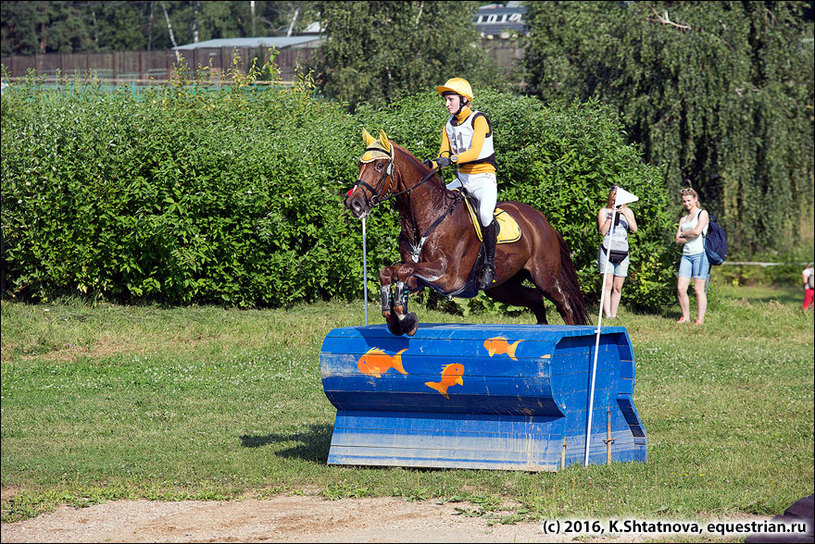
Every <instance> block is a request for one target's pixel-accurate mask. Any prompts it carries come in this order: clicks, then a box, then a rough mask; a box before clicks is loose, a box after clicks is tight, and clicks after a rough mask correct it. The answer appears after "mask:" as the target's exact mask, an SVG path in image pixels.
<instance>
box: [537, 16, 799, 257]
mask: <svg viewBox="0 0 815 544" xmlns="http://www.w3.org/2000/svg"><path fill="white" fill-rule="evenodd" d="M809 4H810V3H808V2H614V3H611V2H609V3H595V2H540V3H530V4H529V6H528V21H529V25H530V28H531V35H530V37H529V39H528V41H527V43H526V45H527V49H526V52H527V55H526V58H525V60H524V65H525V67H526V69H527V74H528V78H529V79H528V82H529V84H530V86H531V88H532V90H533V92H535V93H536V94H538V95H539V96H540V97H541V98H543V99H544V100H564V99H565V100H570V99H572V98H575V97H577V98H579V99H581V100H587V99H589V98H590V97H595V98H597V99H599V100H600V101H601V102H603V103H606V104H608V105H610V106H612V107H613V108H615V109H616V110H617V111H618V112H619V113H620V115H621V118H622V120H623V122H624V124H625V127H626V130H627V132H628V134H629V136H630V138H631V140H632V141H633V142H638V143H640V144H641V145H642V148H643V152H644V156H645V158H646V160H647V161H648V162H650V163H652V164H655V165H659V166H660V167H661V168H662V169H663V171H664V173H665V179H666V183H667V188H668V189H671V190H676V189H678V188H679V187H680V186H682V185H685V184H687V183H688V182H689V183H690V184H692V185H693V187H694V188H696V189H697V190H698V191H699V192H700V195H701V200H702V203H703V205H704V206H705V207H707V208H709V209H711V210H712V211H713V212H715V213H718V214H719V215H720V216H721V217H722V221H723V223H724V224H725V226H726V228H727V230H728V236H729V238H730V240H731V244H730V245H731V247H732V248H733V249H734V250H735V251H736V252H737V254H742V255H752V254H754V253H756V252H760V251H763V250H786V249H789V246H790V244H792V243H794V242H795V241H796V240H797V238H798V236H797V235H798V231H799V226H800V225H801V222H802V220H806V218H807V217H811V214H812V205H813V196H812V195H813V177H812V176H813V159H812V157H813V122H812V121H813V117H812V105H813V87H812V83H813V45H812V43H813V42H812V36H813V25H812V19H811V14H810V15H809V16H808V17H807V16H805V15H804V9H805V8H807V7H808V5H809ZM686 180H689V181H686ZM810 220H811V219H810Z"/></svg>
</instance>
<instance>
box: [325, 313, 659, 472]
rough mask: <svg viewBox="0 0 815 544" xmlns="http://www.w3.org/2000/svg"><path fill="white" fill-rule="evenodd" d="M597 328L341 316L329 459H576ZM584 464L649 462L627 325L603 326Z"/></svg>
mask: <svg viewBox="0 0 815 544" xmlns="http://www.w3.org/2000/svg"><path fill="white" fill-rule="evenodd" d="M595 339H596V328H595V327H591V326H539V325H451V324H421V325H420V326H419V329H418V330H417V331H416V334H415V335H414V336H413V337H410V338H407V337H400V336H394V335H393V334H391V333H390V332H388V330H387V327H386V326H385V325H372V326H365V327H343V328H339V329H334V330H332V331H331V332H330V333H329V334H328V336H326V338H325V340H324V341H323V346H322V350H321V352H320V367H321V373H322V381H323V389H324V391H325V394H326V396H327V397H328V400H329V401H330V402H331V404H333V405H334V406H335V407H336V408H337V417H336V420H335V423H334V433H333V436H332V438H331V449H330V451H329V454H328V463H329V464H337V465H380V466H382V465H385V466H405V467H444V468H483V469H504V470H506V469H511V470H529V471H541V470H548V471H557V470H559V469H562V468H564V467H566V466H569V465H571V464H573V463H582V462H583V460H584V452H585V447H586V425H587V414H588V410H589V390H590V384H591V375H590V373H591V368H592V360H593V355H594V346H595ZM596 372H597V374H596V377H595V393H594V403H593V410H592V419H591V421H592V430H591V435H590V436H591V438H590V447H589V463H594V464H600V463H606V462H621V461H645V460H646V459H647V456H648V449H647V448H648V447H647V441H646V435H645V429H644V428H643V425H642V421H641V420H640V417H639V414H638V413H637V410H636V408H635V407H634V403H633V400H632V393H633V391H634V353H633V350H632V348H631V341H630V339H629V338H628V332H627V331H626V329H625V328H624V327H603V328H602V331H601V337H600V342H599V349H598V357H597V371H596Z"/></svg>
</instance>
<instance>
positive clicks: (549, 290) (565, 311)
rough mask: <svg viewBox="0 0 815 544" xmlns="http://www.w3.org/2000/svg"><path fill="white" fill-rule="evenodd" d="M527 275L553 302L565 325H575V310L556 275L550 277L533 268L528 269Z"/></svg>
mask: <svg viewBox="0 0 815 544" xmlns="http://www.w3.org/2000/svg"><path fill="white" fill-rule="evenodd" d="M529 277H530V279H531V280H532V283H534V284H535V286H536V287H537V288H538V289H540V290H541V292H542V293H543V295H544V296H545V297H546V298H548V299H549V300H551V301H552V302H553V303H554V304H555V308H557V312H558V313H559V314H560V317H562V318H563V322H564V323H565V324H567V325H575V324H576V321H575V312H574V310H573V309H572V304H571V302H570V301H569V297H568V295H567V294H566V293H565V292H564V291H563V289H562V288H561V285H560V280H559V279H558V278H557V276H555V277H552V276H550V275H548V274H545V273H542V272H541V271H540V270H538V269H536V268H533V269H532V270H530V271H529Z"/></svg>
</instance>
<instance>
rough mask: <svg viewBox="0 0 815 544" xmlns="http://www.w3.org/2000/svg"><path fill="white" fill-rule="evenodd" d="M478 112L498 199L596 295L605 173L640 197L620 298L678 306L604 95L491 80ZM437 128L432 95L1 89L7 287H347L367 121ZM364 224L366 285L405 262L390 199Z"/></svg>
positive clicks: (162, 291) (414, 141) (406, 140)
mask: <svg viewBox="0 0 815 544" xmlns="http://www.w3.org/2000/svg"><path fill="white" fill-rule="evenodd" d="M477 106H478V107H480V108H481V109H483V110H484V111H485V112H487V113H488V114H489V115H490V116H491V118H492V121H493V126H494V127H495V130H496V145H497V156H498V164H499V189H500V194H499V198H500V199H504V200H510V199H513V200H522V201H525V202H528V203H530V204H532V205H533V206H535V207H537V208H538V209H540V210H541V211H543V212H544V213H545V214H546V215H547V216H548V217H549V220H550V221H551V222H552V224H553V225H554V226H555V228H557V229H559V230H560V231H561V232H562V233H563V235H564V237H565V238H566V240H567V241H568V242H569V244H570V247H571V249H572V252H573V255H574V260H575V264H576V265H577V266H578V268H579V273H580V279H581V283H582V285H583V289H584V290H585V291H586V292H587V293H589V296H590V297H591V296H596V294H597V290H598V288H599V276H598V274H597V272H596V265H595V258H596V249H597V245H598V244H599V242H600V237H599V234H598V233H597V228H596V214H597V209H598V208H599V207H600V206H602V205H603V203H604V202H605V200H606V197H607V194H608V189H609V187H610V186H611V185H612V184H615V183H616V184H620V185H623V186H624V187H625V188H626V189H628V190H630V191H632V192H633V193H635V194H637V195H638V196H639V197H640V202H639V203H637V204H635V205H634V206H633V207H634V209H635V211H636V213H637V217H638V222H639V224H640V231H639V232H638V233H637V234H635V235H633V236H632V269H631V273H630V279H629V281H628V282H627V286H626V288H625V289H624V291H623V293H624V300H625V301H626V302H627V303H630V304H633V305H636V306H638V307H650V308H656V307H659V306H661V305H662V304H664V303H665V302H666V301H668V300H670V299H671V297H672V296H673V295H672V294H673V287H672V285H673V280H672V277H673V276H672V274H673V270H674V262H675V250H674V248H673V243H672V241H670V240H669V236H670V235H671V234H672V227H671V225H670V224H669V223H670V220H669V218H668V216H667V212H666V211H665V210H666V202H667V201H666V196H665V193H664V191H663V190H662V189H661V188H660V187H661V179H660V176H659V174H658V172H657V171H656V169H655V168H652V167H649V166H646V165H644V164H642V162H641V160H640V156H639V153H638V152H637V151H636V150H635V149H634V148H631V147H629V146H626V145H625V144H624V142H623V138H622V135H621V133H620V129H619V124H618V123H617V122H616V121H615V120H613V118H611V117H610V116H609V115H607V114H606V113H604V112H603V111H602V110H601V109H600V108H599V107H598V106H597V105H596V104H583V105H579V104H575V105H572V106H568V107H546V106H544V105H543V104H541V103H540V102H539V101H537V100H536V99H533V98H521V97H517V96H514V95H510V94H505V93H497V92H484V93H480V94H479V95H478V97H477ZM444 121H445V111H444V108H443V107H442V105H441V103H440V100H439V98H438V95H436V94H435V93H433V92H428V93H425V94H421V95H417V96H412V97H407V98H405V99H404V100H402V101H401V102H398V103H396V104H391V105H390V106H388V107H387V108H380V109H375V108H373V107H370V106H368V107H366V106H363V107H360V108H359V109H358V110H357V112H356V114H355V115H354V116H351V115H349V114H348V113H346V112H345V111H344V110H343V109H342V108H341V106H340V105H339V104H337V103H334V102H330V101H325V100H319V99H315V98H314V97H313V87H312V86H310V85H308V84H304V85H302V86H300V87H297V88H288V89H282V88H269V89H267V90H261V89H260V88H255V87H253V86H252V85H248V84H247V82H245V81H238V80H236V81H235V82H234V84H233V85H231V86H229V87H225V88H207V87H206V86H203V85H201V84H198V83H196V82H190V81H173V82H172V83H171V84H169V85H165V86H161V87H156V88H154V89H153V90H151V91H149V92H147V93H145V94H142V95H137V96H134V95H133V94H132V93H131V92H129V91H128V90H126V89H125V88H123V89H122V90H121V91H119V92H116V93H113V94H109V93H105V92H102V90H100V89H99V88H98V86H96V85H94V83H93V82H92V81H91V82H88V83H86V84H84V85H74V86H72V87H70V88H69V89H68V90H61V91H60V90H47V89H45V88H43V86H42V85H40V84H39V83H38V82H36V81H29V82H28V83H27V84H20V85H15V88H14V89H13V90H12V91H11V92H7V93H6V94H4V96H3V98H2V136H3V138H2V242H3V248H2V253H3V257H2V267H3V280H4V293H6V294H7V295H12V296H16V297H20V298H27V299H32V300H48V299H52V298H54V297H56V296H59V295H61V294H65V293H71V292H73V293H75V292H76V291H77V290H78V291H80V292H82V293H86V294H87V295H88V296H91V297H99V298H110V299H114V300H121V301H140V300H157V301H163V302H166V303H170V304H186V303H193V302H195V303H218V304H224V305H228V306H239V307H251V306H273V307H276V306H286V305H290V304H293V303H298V302H309V301H314V300H318V299H330V298H334V297H344V298H353V297H358V296H359V295H360V294H361V291H362V289H361V285H360V281H359V279H360V278H361V276H362V259H361V249H360V248H361V234H362V233H361V228H360V225H359V222H358V221H357V220H355V219H353V218H351V217H350V215H349V214H347V213H345V212H344V211H343V208H342V198H343V197H344V195H345V192H346V191H347V190H348V189H349V188H350V187H351V185H352V184H353V181H354V180H355V179H356V177H357V167H356V162H357V158H358V157H359V155H360V154H361V152H362V147H363V146H362V141H361V137H360V133H361V129H362V128H363V127H366V128H368V130H369V131H372V132H373V133H375V134H376V133H378V131H379V129H380V128H381V129H384V130H385V131H386V132H387V133H388V135H389V136H390V137H391V138H392V139H393V140H394V141H396V142H398V143H400V144H402V145H404V146H405V147H407V148H408V149H409V150H410V151H411V152H413V153H414V154H415V155H416V156H417V157H420V158H424V157H429V156H435V154H436V153H437V152H438V145H439V137H440V131H441V127H442V125H443V123H444ZM449 175H450V174H449V173H448V176H449ZM367 221H368V225H367V226H368V232H369V236H368V258H369V268H370V269H371V271H370V272H369V277H371V278H373V280H371V283H370V285H369V286H370V287H371V288H372V289H375V288H376V287H375V283H376V282H375V278H376V272H377V270H378V267H379V266H382V265H384V264H390V263H391V262H393V261H394V260H395V259H396V258H397V252H396V247H397V243H396V240H397V235H398V228H399V227H398V221H397V217H396V213H395V212H390V213H389V212H388V211H387V210H377V211H376V212H375V213H374V214H373V215H372V216H371V217H369V218H368V220H367Z"/></svg>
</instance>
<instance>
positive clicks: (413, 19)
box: [315, 1, 497, 110]
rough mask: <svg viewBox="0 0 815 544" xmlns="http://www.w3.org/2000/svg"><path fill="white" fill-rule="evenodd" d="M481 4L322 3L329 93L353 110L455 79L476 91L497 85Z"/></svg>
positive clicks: (320, 65) (323, 67) (322, 76)
mask: <svg viewBox="0 0 815 544" xmlns="http://www.w3.org/2000/svg"><path fill="white" fill-rule="evenodd" d="M477 7H478V6H477V3H475V2H430V1H411V2H318V3H317V8H318V11H319V20H320V21H321V23H322V24H323V25H324V28H325V33H326V35H327V41H326V43H325V44H324V45H323V46H322V47H321V49H320V54H319V59H318V60H317V61H316V63H315V68H316V71H317V72H318V74H319V75H318V77H319V84H320V87H321V89H322V91H323V93H324V94H325V95H326V96H328V97H331V98H337V99H339V100H341V101H343V102H345V103H347V104H348V105H349V107H350V108H351V109H352V110H353V109H354V108H355V107H356V105H357V104H359V103H360V102H383V101H388V100H394V99H397V98H400V97H402V96H404V95H406V94H412V93H415V92H417V91H420V90H426V89H427V88H434V87H435V86H436V85H440V84H442V83H444V81H446V80H447V79H448V78H450V77H464V78H466V79H468V80H470V82H471V83H472V84H473V85H474V86H475V87H476V88H478V86H479V85H486V84H487V83H488V82H495V81H497V76H496V73H497V72H496V69H495V63H494V61H493V60H492V59H491V58H490V57H488V56H487V55H485V54H484V53H483V51H482V50H481V49H480V47H479V38H478V35H477V33H476V30H475V28H474V26H473V24H472V21H473V15H474V13H475V10H477Z"/></svg>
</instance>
